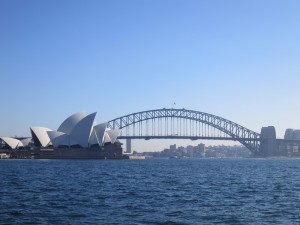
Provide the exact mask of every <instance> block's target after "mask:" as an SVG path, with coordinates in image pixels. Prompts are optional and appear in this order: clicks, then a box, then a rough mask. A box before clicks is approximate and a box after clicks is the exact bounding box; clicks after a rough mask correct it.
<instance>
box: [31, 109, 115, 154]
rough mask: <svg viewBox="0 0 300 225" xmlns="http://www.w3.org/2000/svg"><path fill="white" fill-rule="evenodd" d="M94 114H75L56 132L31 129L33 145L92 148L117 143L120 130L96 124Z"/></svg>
mask: <svg viewBox="0 0 300 225" xmlns="http://www.w3.org/2000/svg"><path fill="white" fill-rule="evenodd" d="M96 114H97V113H92V114H89V115H86V114H85V112H78V113H75V114H73V115H71V116H70V117H68V118H67V119H66V120H65V121H63V123H62V124H61V125H60V126H59V128H58V129H57V131H53V130H51V129H49V128H46V127H31V128H30V131H31V134H32V139H33V141H34V145H35V146H36V147H43V148H46V147H54V148H63V147H65V148H92V147H95V146H98V147H101V146H104V144H105V143H112V144H114V143H115V142H117V137H118V135H119V134H120V130H111V129H108V128H107V123H101V124H96V123H95V117H96Z"/></svg>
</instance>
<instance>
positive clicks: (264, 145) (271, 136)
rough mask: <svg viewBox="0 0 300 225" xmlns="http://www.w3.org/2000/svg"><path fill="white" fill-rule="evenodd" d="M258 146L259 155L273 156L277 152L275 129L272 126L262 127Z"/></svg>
mask: <svg viewBox="0 0 300 225" xmlns="http://www.w3.org/2000/svg"><path fill="white" fill-rule="evenodd" d="M260 138H261V139H262V140H261V142H260V146H259V156H274V155H276V154H277V153H278V145H277V140H276V130H275V127H273V126H268V127H262V128H261V133H260Z"/></svg>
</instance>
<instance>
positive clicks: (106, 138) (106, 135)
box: [103, 131, 111, 143]
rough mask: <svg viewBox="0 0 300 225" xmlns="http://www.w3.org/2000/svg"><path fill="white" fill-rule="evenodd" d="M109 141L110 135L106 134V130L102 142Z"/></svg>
mask: <svg viewBox="0 0 300 225" xmlns="http://www.w3.org/2000/svg"><path fill="white" fill-rule="evenodd" d="M109 142H111V140H110V137H109V136H108V134H107V132H106V131H105V133H104V139H103V143H109Z"/></svg>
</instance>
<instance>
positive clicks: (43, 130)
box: [30, 127, 51, 147]
mask: <svg viewBox="0 0 300 225" xmlns="http://www.w3.org/2000/svg"><path fill="white" fill-rule="evenodd" d="M30 129H31V131H32V133H34V135H35V136H36V137H37V139H38V141H39V142H40V144H41V146H42V147H47V146H48V145H49V144H50V138H49V136H48V133H47V131H51V129H49V128H47V127H31V128H30Z"/></svg>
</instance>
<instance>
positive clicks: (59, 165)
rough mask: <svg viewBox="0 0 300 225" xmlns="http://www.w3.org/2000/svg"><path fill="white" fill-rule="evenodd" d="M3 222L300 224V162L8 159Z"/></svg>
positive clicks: (0, 209) (0, 201)
mask: <svg viewBox="0 0 300 225" xmlns="http://www.w3.org/2000/svg"><path fill="white" fill-rule="evenodd" d="M0 169H1V174H0V179H1V183H0V184H1V186H0V188H1V196H0V224H300V159H180V160H176V159H174V160H167V159H152V160H141V161H131V160H121V161H81V160H73V161H72V160H1V161H0Z"/></svg>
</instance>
